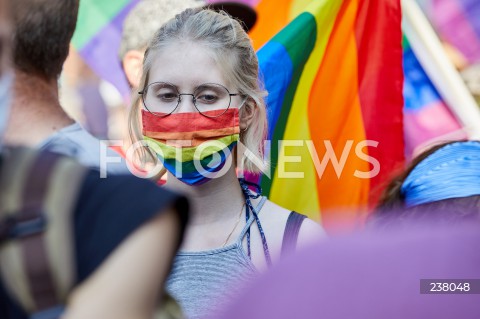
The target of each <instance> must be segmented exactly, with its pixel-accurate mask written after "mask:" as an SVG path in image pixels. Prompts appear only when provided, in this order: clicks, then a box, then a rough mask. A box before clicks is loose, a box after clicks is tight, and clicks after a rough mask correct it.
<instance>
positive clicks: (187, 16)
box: [129, 9, 267, 173]
mask: <svg viewBox="0 0 480 319" xmlns="http://www.w3.org/2000/svg"><path fill="white" fill-rule="evenodd" d="M175 43H195V44H199V45H201V46H203V47H204V48H205V49H206V50H211V52H212V53H213V55H212V56H213V58H214V60H215V62H216V63H217V65H218V66H219V67H220V68H221V71H222V73H223V75H224V77H225V78H226V79H227V80H229V82H230V83H231V84H232V85H233V87H234V88H235V89H236V90H238V91H239V92H240V93H242V94H243V95H245V96H247V97H248V101H247V103H245V104H244V106H243V107H242V108H241V109H240V117H242V116H243V115H244V114H245V112H247V111H254V112H255V113H254V116H253V121H252V123H251V124H250V125H249V127H248V128H247V129H246V130H245V131H243V132H240V141H241V142H242V143H243V144H244V145H245V147H246V148H247V149H248V150H249V151H250V152H252V153H253V155H254V156H255V157H257V158H260V159H263V142H264V139H265V133H266V110H265V101H264V98H265V96H266V92H265V91H264V90H262V88H261V87H260V83H259V80H258V72H259V71H258V59H257V56H256V54H255V51H254V49H253V47H252V44H251V40H250V38H249V37H248V35H247V34H246V32H245V31H244V30H243V28H242V26H241V25H240V23H239V22H238V21H236V20H235V19H233V18H231V17H230V16H229V15H228V14H226V13H225V12H221V13H217V12H214V11H212V10H202V9H187V10H185V11H183V12H182V13H180V14H178V15H177V16H176V17H175V18H174V19H171V20H170V21H168V22H167V23H166V24H165V25H163V26H162V27H161V28H160V29H159V30H158V32H157V33H156V34H155V36H154V37H153V39H152V41H151V43H150V45H149V47H148V49H147V51H146V52H145V59H144V62H143V76H142V78H141V80H140V86H139V87H140V88H144V87H145V86H146V84H148V78H149V72H150V69H151V67H152V64H153V62H154V60H155V58H156V57H157V56H158V53H159V52H161V51H162V50H163V49H165V48H166V47H167V46H169V45H172V44H175ZM133 95H134V98H133V100H132V104H131V110H130V116H129V131H130V137H131V139H132V142H133V143H135V142H138V141H141V140H143V136H142V130H141V121H140V112H139V110H140V108H141V107H142V103H141V96H140V95H139V94H137V92H133ZM251 108H253V110H252V109H251ZM139 155H140V160H141V161H142V163H143V164H145V162H146V161H149V160H152V159H156V155H155V154H154V153H153V152H152V151H151V150H150V149H149V148H142V149H141V151H140V154H139ZM238 158H240V156H239V157H238ZM241 158H242V161H243V163H242V164H243V165H240V166H241V167H243V168H244V170H246V171H250V172H254V173H258V172H260V171H261V169H263V168H264V167H257V165H254V164H253V162H252V161H250V160H249V159H248V158H245V157H244V156H242V157H241ZM239 164H240V163H237V166H238V165H239ZM257 164H258V163H257ZM265 165H267V164H265Z"/></svg>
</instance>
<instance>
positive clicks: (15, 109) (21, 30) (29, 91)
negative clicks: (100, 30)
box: [5, 0, 128, 173]
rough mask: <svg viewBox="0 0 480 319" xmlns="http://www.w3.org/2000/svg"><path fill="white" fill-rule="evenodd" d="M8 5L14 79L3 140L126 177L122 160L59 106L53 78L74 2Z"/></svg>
mask: <svg viewBox="0 0 480 319" xmlns="http://www.w3.org/2000/svg"><path fill="white" fill-rule="evenodd" d="M9 4H10V11H11V17H12V19H11V21H12V33H13V50H12V54H13V59H12V61H13V70H14V75H15V76H14V83H13V86H12V87H13V96H12V103H11V105H12V109H11V118H10V122H9V124H8V127H7V130H6V132H5V141H6V142H8V143H10V144H15V145H24V146H28V147H35V148H39V149H41V150H49V151H53V152H58V153H61V154H65V155H68V156H72V157H75V158H76V159H77V160H78V161H80V162H81V163H82V164H85V165H87V166H91V167H96V168H99V167H101V165H103V164H105V167H106V169H107V171H108V172H111V173H128V169H127V167H126V165H125V162H124V161H123V159H122V158H121V157H120V156H119V155H118V154H117V153H115V152H114V151H112V150H110V149H108V148H107V147H106V146H105V145H102V144H101V143H100V141H99V140H97V139H96V138H95V137H93V136H92V135H91V134H89V133H88V132H87V131H86V130H85V129H84V128H83V127H81V126H80V124H79V123H76V122H75V121H74V120H73V119H71V118H70V117H69V116H68V115H67V113H66V112H65V111H64V110H63V108H62V106H61V105H60V101H59V92H58V79H59V76H60V73H61V72H62V66H63V63H64V62H65V60H66V58H67V55H68V50H69V44H70V40H71V38H72V35H73V32H74V30H75V25H76V21H77V14H78V5H79V0H10V1H9ZM102 146H103V147H102ZM102 157H108V160H109V162H108V165H107V164H106V163H103V164H102Z"/></svg>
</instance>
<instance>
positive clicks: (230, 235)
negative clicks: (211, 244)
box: [222, 203, 245, 248]
mask: <svg viewBox="0 0 480 319" xmlns="http://www.w3.org/2000/svg"><path fill="white" fill-rule="evenodd" d="M244 207H245V203H243V205H242V208H241V209H240V214H239V215H238V219H237V222H236V223H235V226H233V229H232V231H231V232H230V234H228V237H227V239H225V242H224V243H223V245H222V248H223V247H225V245H226V244H227V243H228V240H229V239H230V237H232V234H233V232H234V231H235V229H237V226H238V223H240V220H241V219H242V213H243V208H244Z"/></svg>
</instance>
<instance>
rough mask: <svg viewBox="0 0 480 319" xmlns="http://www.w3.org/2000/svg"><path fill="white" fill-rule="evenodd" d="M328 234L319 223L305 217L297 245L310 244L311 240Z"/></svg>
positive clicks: (322, 237) (319, 238)
mask: <svg viewBox="0 0 480 319" xmlns="http://www.w3.org/2000/svg"><path fill="white" fill-rule="evenodd" d="M326 237H327V234H326V232H325V230H324V229H323V227H322V226H320V224H319V223H317V222H315V221H313V220H311V219H310V218H305V220H304V221H303V223H302V226H301V227H300V231H299V233H298V241H297V247H302V246H305V245H308V244H309V243H311V242H314V241H318V240H321V239H325V238H326Z"/></svg>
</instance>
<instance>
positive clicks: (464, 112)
mask: <svg viewBox="0 0 480 319" xmlns="http://www.w3.org/2000/svg"><path fill="white" fill-rule="evenodd" d="M402 10H403V21H402V24H403V31H404V33H405V35H406V36H407V39H408V41H409V43H410V46H411V48H412V50H413V52H414V53H415V55H416V56H417V58H418V60H419V62H420V64H421V65H422V67H423V69H424V70H425V72H426V73H427V74H428V76H429V78H430V79H431V80H432V82H433V84H434V85H435V87H436V88H437V90H438V92H439V93H440V95H441V96H442V98H443V99H444V100H445V102H446V103H447V105H448V106H449V107H450V110H451V111H452V112H453V114H454V115H455V116H456V117H457V118H458V120H459V121H460V122H461V123H462V124H463V126H464V129H465V131H466V133H467V135H468V137H469V139H477V140H480V108H479V107H478V105H477V103H476V102H475V100H474V98H473V96H472V94H471V93H470V92H469V90H468V88H467V86H466V85H465V83H464V82H463V79H462V78H461V76H460V74H459V73H458V71H457V70H456V69H455V67H454V66H453V63H452V62H451V61H450V60H449V58H448V56H447V55H446V53H445V51H444V49H443V46H442V44H441V42H440V40H439V39H438V37H437V35H436V33H435V31H434V30H433V29H432V26H431V25H430V23H429V22H428V20H427V18H426V17H425V14H424V13H423V12H422V10H421V9H420V7H419V6H418V4H417V3H416V2H415V1H414V0H402Z"/></svg>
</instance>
